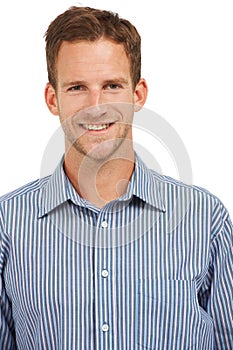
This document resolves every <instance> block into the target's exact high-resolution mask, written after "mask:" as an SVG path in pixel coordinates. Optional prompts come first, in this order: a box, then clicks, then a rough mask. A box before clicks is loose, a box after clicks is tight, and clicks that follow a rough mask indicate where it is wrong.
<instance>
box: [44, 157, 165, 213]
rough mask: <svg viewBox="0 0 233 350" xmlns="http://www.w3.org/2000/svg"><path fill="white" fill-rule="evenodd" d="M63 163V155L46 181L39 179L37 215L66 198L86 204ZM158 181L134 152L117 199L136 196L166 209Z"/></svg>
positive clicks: (46, 211)
mask: <svg viewBox="0 0 233 350" xmlns="http://www.w3.org/2000/svg"><path fill="white" fill-rule="evenodd" d="M63 163H64V157H63V158H62V159H61V161H60V162H59V164H58V166H57V168H56V169H55V171H54V173H53V174H52V175H51V176H50V177H49V178H48V180H47V182H46V181H45V182H44V181H43V179H42V180H41V191H40V195H41V196H40V203H41V205H40V209H39V217H42V216H43V215H46V214H48V213H49V212H50V211H52V210H53V209H55V208H56V207H58V206H59V205H61V204H63V203H64V202H67V201H68V200H71V201H72V202H73V203H74V204H76V205H79V206H86V203H87V201H86V200H85V199H83V198H81V197H80V196H79V195H78V193H77V192H76V191H75V189H74V187H73V186H72V184H71V182H70V181H69V179H68V177H67V176H66V174H65V172H64V169H63ZM158 182H159V180H158V179H157V177H156V172H154V171H153V170H150V169H148V167H147V166H146V165H145V163H144V162H143V161H142V160H141V159H140V157H139V156H138V155H137V154H136V157H135V169H134V172H133V174H132V177H131V180H130V182H129V185H128V188H127V191H126V193H125V194H124V195H123V196H121V197H120V198H119V199H118V200H119V201H126V200H129V199H131V198H132V197H133V196H136V197H138V198H140V199H141V200H143V201H144V202H146V203H148V204H150V205H152V206H154V207H156V208H157V209H159V210H162V211H166V209H165V205H164V203H163V200H162V197H161V193H160V191H159V184H158Z"/></svg>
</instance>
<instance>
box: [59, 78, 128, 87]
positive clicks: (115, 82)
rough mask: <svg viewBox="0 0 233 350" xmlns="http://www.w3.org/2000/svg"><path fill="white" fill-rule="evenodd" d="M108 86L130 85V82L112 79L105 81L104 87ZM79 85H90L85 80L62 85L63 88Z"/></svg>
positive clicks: (122, 79)
mask: <svg viewBox="0 0 233 350" xmlns="http://www.w3.org/2000/svg"><path fill="white" fill-rule="evenodd" d="M107 84H124V85H128V84H129V82H128V80H127V79H124V78H116V79H114V78H112V79H107V80H104V81H103V85H107ZM78 85H88V83H87V81H85V80H74V81H67V82H64V83H63V84H62V88H67V87H69V86H78Z"/></svg>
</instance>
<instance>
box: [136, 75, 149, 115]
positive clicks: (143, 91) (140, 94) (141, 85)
mask: <svg viewBox="0 0 233 350" xmlns="http://www.w3.org/2000/svg"><path fill="white" fill-rule="evenodd" d="M147 94H148V87H147V83H146V80H145V79H142V78H141V79H140V80H139V82H138V83H137V85H136V87H135V90H134V111H135V112H138V111H140V109H141V108H142V107H143V106H144V104H145V102H146V99H147Z"/></svg>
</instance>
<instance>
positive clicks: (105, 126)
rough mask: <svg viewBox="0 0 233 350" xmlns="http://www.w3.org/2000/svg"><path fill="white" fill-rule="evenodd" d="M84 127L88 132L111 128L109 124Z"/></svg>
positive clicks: (85, 125) (84, 125)
mask: <svg viewBox="0 0 233 350" xmlns="http://www.w3.org/2000/svg"><path fill="white" fill-rule="evenodd" d="M83 127H84V128H85V129H87V130H104V129H107V128H108V127H109V124H96V125H95V124H83Z"/></svg>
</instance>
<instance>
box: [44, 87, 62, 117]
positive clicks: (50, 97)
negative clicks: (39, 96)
mask: <svg viewBox="0 0 233 350" xmlns="http://www.w3.org/2000/svg"><path fill="white" fill-rule="evenodd" d="M44 95H45V102H46V104H47V107H48V109H49V110H50V112H51V113H52V114H54V115H58V114H59V110H58V102H57V96H56V91H55V89H54V87H53V86H52V85H51V83H47V84H46V87H45V93H44Z"/></svg>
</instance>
